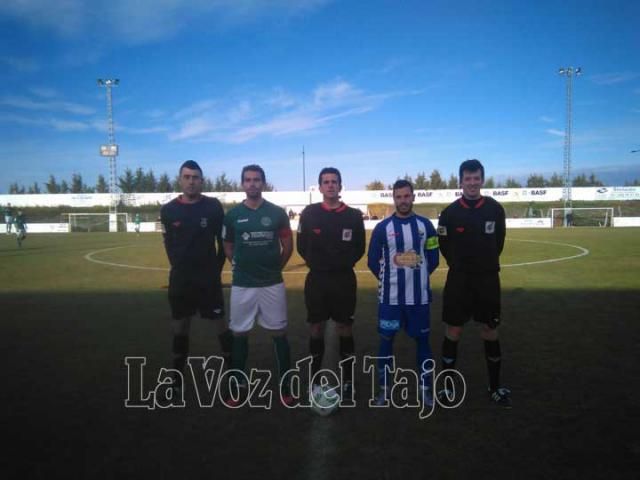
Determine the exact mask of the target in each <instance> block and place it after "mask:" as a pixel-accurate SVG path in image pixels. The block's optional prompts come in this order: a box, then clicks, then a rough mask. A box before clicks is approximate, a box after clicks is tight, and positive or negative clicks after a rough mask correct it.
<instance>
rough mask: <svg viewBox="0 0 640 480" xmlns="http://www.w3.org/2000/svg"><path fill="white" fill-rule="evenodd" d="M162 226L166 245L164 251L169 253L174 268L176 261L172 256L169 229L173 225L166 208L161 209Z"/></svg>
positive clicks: (163, 239)
mask: <svg viewBox="0 0 640 480" xmlns="http://www.w3.org/2000/svg"><path fill="white" fill-rule="evenodd" d="M160 224H161V225H162V241H163V243H164V250H165V252H166V253H167V258H168V259H169V263H170V264H171V266H173V264H174V261H173V260H174V259H173V257H172V255H171V244H170V243H169V229H170V228H171V223H170V221H169V218H168V216H167V211H166V209H165V208H161V209H160Z"/></svg>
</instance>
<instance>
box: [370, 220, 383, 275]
mask: <svg viewBox="0 0 640 480" xmlns="http://www.w3.org/2000/svg"><path fill="white" fill-rule="evenodd" d="M379 226H380V224H378V225H376V227H375V228H374V229H373V233H372V234H371V241H370V242H369V251H368V252H367V266H368V267H369V270H371V273H373V274H374V275H375V276H376V278H379V275H380V259H381V258H382V242H381V241H380V229H379V228H378V227H379Z"/></svg>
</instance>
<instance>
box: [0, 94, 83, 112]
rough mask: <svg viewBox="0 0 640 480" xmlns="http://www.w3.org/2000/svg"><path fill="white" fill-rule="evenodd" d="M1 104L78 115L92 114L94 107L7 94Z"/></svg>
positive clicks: (22, 108) (0, 101) (0, 100)
mask: <svg viewBox="0 0 640 480" xmlns="http://www.w3.org/2000/svg"><path fill="white" fill-rule="evenodd" d="M0 105H5V106H7V107H12V108H17V109H21V110H45V111H59V112H66V113H72V114H77V115H90V114H92V113H94V109H93V108H90V107H85V106H84V105H80V104H77V103H72V102H64V101H53V100H46V101H43V100H33V99H31V98H28V97H23V96H19V95H7V96H5V97H2V98H1V99H0Z"/></svg>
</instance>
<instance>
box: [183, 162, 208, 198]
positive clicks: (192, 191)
mask: <svg viewBox="0 0 640 480" xmlns="http://www.w3.org/2000/svg"><path fill="white" fill-rule="evenodd" d="M202 184H203V179H202V174H201V173H200V170H191V169H190V168H187V167H184V168H183V169H182V170H181V171H180V188H181V189H182V192H183V193H184V194H185V195H186V196H187V197H196V196H198V195H200V193H201V192H202Z"/></svg>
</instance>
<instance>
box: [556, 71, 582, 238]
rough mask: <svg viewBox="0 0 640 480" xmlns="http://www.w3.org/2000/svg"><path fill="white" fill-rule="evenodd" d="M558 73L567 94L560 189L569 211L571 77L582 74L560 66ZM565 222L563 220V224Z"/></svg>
mask: <svg viewBox="0 0 640 480" xmlns="http://www.w3.org/2000/svg"><path fill="white" fill-rule="evenodd" d="M558 74H559V75H563V76H565V77H567V96H566V109H567V118H566V126H565V134H564V186H563V189H562V197H563V199H564V208H565V211H566V212H569V213H570V212H571V204H572V202H571V128H572V123H573V119H572V111H571V97H572V79H573V77H574V76H578V75H581V74H582V68H580V67H577V68H575V69H574V68H573V67H561V68H559V69H558ZM566 225H567V222H566V220H565V226H566Z"/></svg>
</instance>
